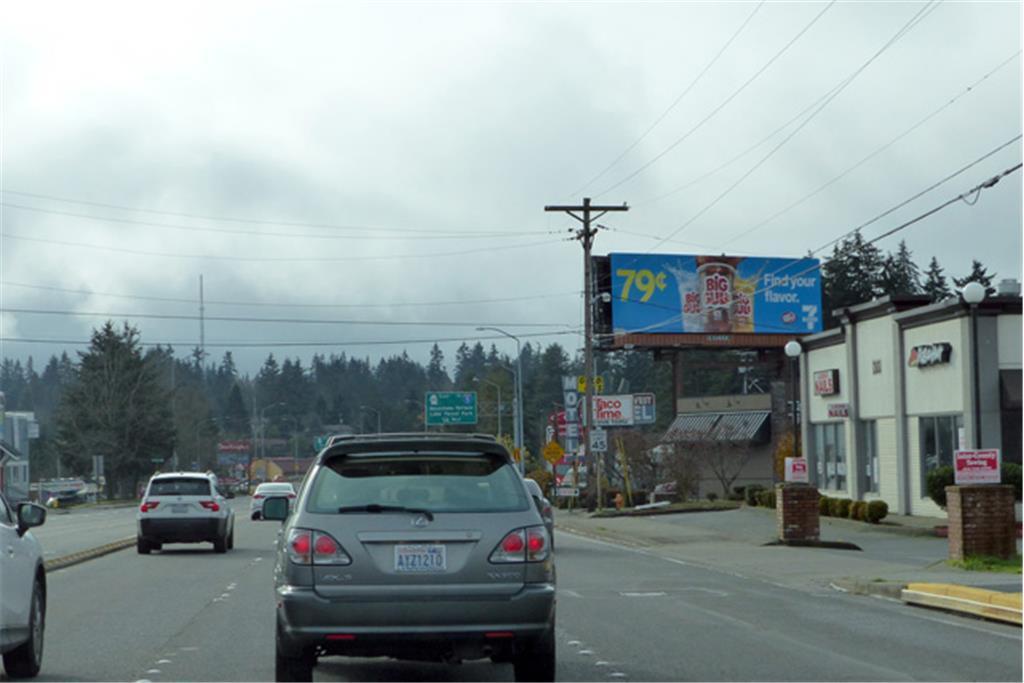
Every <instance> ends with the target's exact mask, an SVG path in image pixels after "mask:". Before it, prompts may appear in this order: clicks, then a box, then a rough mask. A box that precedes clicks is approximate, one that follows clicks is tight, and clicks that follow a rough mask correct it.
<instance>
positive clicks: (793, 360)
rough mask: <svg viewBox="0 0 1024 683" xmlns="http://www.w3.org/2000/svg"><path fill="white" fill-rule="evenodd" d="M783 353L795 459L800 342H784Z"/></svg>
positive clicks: (773, 467)
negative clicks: (784, 354)
mask: <svg viewBox="0 0 1024 683" xmlns="http://www.w3.org/2000/svg"><path fill="white" fill-rule="evenodd" d="M783 351H785V352H786V356H788V357H789V377H790V381H789V384H790V387H792V388H791V389H790V391H791V392H792V394H793V457H794V458H795V457H797V434H798V433H799V432H798V429H797V424H796V402H797V400H798V397H799V396H800V393H799V391H797V386H796V376H797V373H796V364H797V359H798V358H799V357H800V353H801V352H802V351H803V347H801V346H800V342H798V341H797V340H795V339H791V340H789V341H788V342H786V346H785V347H783ZM772 477H773V478H774V477H775V465H774V464H773V465H772Z"/></svg>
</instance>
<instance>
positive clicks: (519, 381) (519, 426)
mask: <svg viewBox="0 0 1024 683" xmlns="http://www.w3.org/2000/svg"><path fill="white" fill-rule="evenodd" d="M487 330H490V331H492V332H497V333H498V334H501V335H504V336H506V337H508V338H509V339H512V340H514V341H515V343H516V421H515V444H516V448H518V449H519V473H520V474H524V473H525V472H526V462H525V458H524V457H523V456H524V453H523V362H522V359H523V352H522V343H521V342H520V341H519V337H517V336H515V335H514V334H510V333H508V332H506V331H505V330H503V329H501V328H500V327H478V328H476V331H477V332H485V331H487Z"/></svg>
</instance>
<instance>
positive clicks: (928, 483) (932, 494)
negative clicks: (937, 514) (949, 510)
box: [925, 465, 953, 508]
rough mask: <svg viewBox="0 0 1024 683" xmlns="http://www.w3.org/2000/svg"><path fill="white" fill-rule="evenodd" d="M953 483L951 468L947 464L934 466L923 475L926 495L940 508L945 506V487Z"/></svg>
mask: <svg viewBox="0 0 1024 683" xmlns="http://www.w3.org/2000/svg"><path fill="white" fill-rule="evenodd" d="M952 485H953V468H952V467H950V466H949V465H944V466H942V467H936V468H935V469H933V470H932V471H931V472H929V473H928V475H927V476H926V477H925V489H926V490H927V491H928V497H929V498H931V499H932V500H933V501H935V504H936V505H938V506H939V507H940V508H945V507H946V487H947V486H952Z"/></svg>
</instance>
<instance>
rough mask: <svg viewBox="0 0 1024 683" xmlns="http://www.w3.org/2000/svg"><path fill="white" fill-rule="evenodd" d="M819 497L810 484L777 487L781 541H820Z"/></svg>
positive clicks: (777, 513) (778, 523) (777, 512)
mask: <svg viewBox="0 0 1024 683" xmlns="http://www.w3.org/2000/svg"><path fill="white" fill-rule="evenodd" d="M818 497H819V496H818V489H816V488H814V487H813V486H810V485H808V484H794V483H788V484H776V485H775V522H776V527H777V528H778V530H779V540H780V541H784V542H785V541H817V540H818V539H819V537H820V535H821V531H820V528H821V527H820V524H819V519H818ZM1011 510H1012V508H1011Z"/></svg>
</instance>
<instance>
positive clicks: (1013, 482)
mask: <svg viewBox="0 0 1024 683" xmlns="http://www.w3.org/2000/svg"><path fill="white" fill-rule="evenodd" d="M1000 469H1001V470H1002V471H1001V472H1000V474H1001V475H1002V478H1003V483H1004V484H1009V485H1010V486H1012V487H1013V495H1014V496H1015V497H1016V498H1017V500H1020V496H1021V490H1020V487H1021V469H1020V465H1017V464H1014V463H1012V462H1004V463H1003V466H1002V468H1000Z"/></svg>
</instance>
